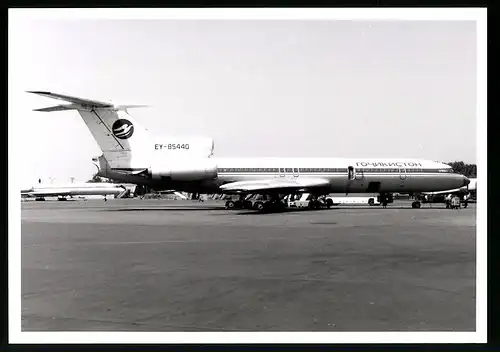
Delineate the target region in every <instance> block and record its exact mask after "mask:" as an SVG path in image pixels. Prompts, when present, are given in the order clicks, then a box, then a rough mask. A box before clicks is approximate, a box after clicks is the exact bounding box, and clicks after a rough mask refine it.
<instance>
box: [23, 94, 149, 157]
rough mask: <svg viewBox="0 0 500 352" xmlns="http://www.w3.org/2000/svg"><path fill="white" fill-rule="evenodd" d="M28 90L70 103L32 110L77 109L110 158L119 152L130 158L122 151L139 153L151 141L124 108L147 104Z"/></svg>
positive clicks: (128, 154) (144, 130)
mask: <svg viewBox="0 0 500 352" xmlns="http://www.w3.org/2000/svg"><path fill="white" fill-rule="evenodd" d="M27 93H31V94H37V95H40V96H43V97H47V98H52V99H57V100H63V101H66V102H69V103H70V104H66V105H56V106H51V107H47V108H41V109H35V111H40V112H54V111H65V110H77V111H78V113H79V114H80V116H81V117H82V118H83V121H84V122H85V124H86V125H87V127H88V129H89V131H90V132H91V134H92V136H93V137H94V139H95V140H96V142H97V143H98V144H99V147H100V148H101V150H102V151H103V153H104V155H108V160H110V161H111V160H113V159H116V158H117V156H118V155H121V157H122V158H123V157H125V156H126V157H127V158H131V156H130V153H123V152H131V151H132V150H134V151H138V152H139V153H140V152H141V151H142V150H146V149H147V147H148V145H149V144H150V143H151V137H150V135H149V132H148V131H147V130H146V129H145V128H143V127H142V126H141V125H140V124H139V123H138V122H137V121H136V120H135V119H134V118H133V117H132V116H131V115H130V114H129V113H128V111H127V108H136V107H146V105H113V104H112V103H110V102H104V101H98V100H91V99H85V98H80V97H75V96H69V95H64V94H58V93H52V92H44V91H27Z"/></svg>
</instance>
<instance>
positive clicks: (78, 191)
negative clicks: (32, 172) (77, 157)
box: [21, 182, 126, 200]
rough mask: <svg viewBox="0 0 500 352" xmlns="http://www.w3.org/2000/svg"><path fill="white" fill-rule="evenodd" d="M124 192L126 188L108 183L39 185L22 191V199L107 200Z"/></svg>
mask: <svg viewBox="0 0 500 352" xmlns="http://www.w3.org/2000/svg"><path fill="white" fill-rule="evenodd" d="M124 191H126V188H125V187H124V186H122V185H118V184H114V183H107V182H91V183H90V182H89V183H68V184H38V185H36V186H32V187H31V188H28V189H23V190H21V197H22V198H36V200H45V197H58V200H67V198H66V197H68V196H69V197H74V196H82V195H102V196H104V200H106V196H108V195H118V194H120V193H122V192H124Z"/></svg>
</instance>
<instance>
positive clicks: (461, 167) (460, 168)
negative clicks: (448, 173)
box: [446, 161, 477, 178]
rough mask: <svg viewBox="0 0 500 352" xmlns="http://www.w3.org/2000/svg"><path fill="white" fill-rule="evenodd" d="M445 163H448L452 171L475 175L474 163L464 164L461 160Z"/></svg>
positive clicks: (472, 176) (470, 175)
mask: <svg viewBox="0 0 500 352" xmlns="http://www.w3.org/2000/svg"><path fill="white" fill-rule="evenodd" d="M446 164H447V165H450V166H451V167H452V169H453V171H455V172H458V173H460V174H462V175H464V176H466V177H471V178H475V177H477V167H476V164H466V163H464V162H463V161H452V162H449V163H446Z"/></svg>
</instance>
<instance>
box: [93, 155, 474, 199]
mask: <svg viewBox="0 0 500 352" xmlns="http://www.w3.org/2000/svg"><path fill="white" fill-rule="evenodd" d="M210 159H211V160H212V162H214V163H215V164H216V165H217V177H216V178H214V179H210V180H203V181H197V182H175V181H169V180H157V181H154V180H151V179H148V178H145V177H142V176H136V175H124V174H121V173H115V172H114V171H113V170H112V169H109V168H108V169H106V170H103V169H100V171H99V174H100V175H102V176H104V177H109V178H116V179H121V180H122V181H126V182H137V183H143V184H150V185H152V186H153V187H158V188H162V187H165V188H173V189H177V190H185V191H189V192H199V193H204V192H206V193H222V192H221V189H220V188H219V187H220V186H221V185H224V184H226V183H230V182H238V181H254V180H268V179H283V180H286V179H294V180H304V179H325V180H328V189H327V190H325V191H328V192H331V193H336V192H338V193H343V192H346V193H347V192H348V193H359V192H361V193H363V192H426V191H437V190H446V189H453V188H459V187H462V186H464V185H466V184H467V183H468V179H467V178H466V177H464V176H463V175H461V174H457V173H454V172H453V171H452V169H451V167H450V166H448V165H446V164H443V163H439V162H434V161H429V160H421V159H369V158H363V159H361V158H359V159H345V158H210ZM172 163H175V161H172ZM193 163H196V160H193ZM350 167H352V169H351V170H349V169H350ZM349 176H350V177H349ZM224 193H225V192H224Z"/></svg>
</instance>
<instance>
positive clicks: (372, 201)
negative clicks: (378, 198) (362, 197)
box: [368, 198, 375, 206]
mask: <svg viewBox="0 0 500 352" xmlns="http://www.w3.org/2000/svg"><path fill="white" fill-rule="evenodd" d="M374 204H375V201H374V200H373V198H370V199H368V205H369V206H373V205H374Z"/></svg>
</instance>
